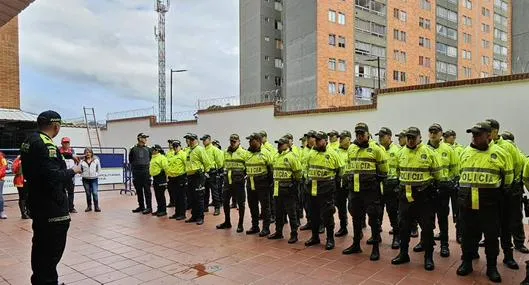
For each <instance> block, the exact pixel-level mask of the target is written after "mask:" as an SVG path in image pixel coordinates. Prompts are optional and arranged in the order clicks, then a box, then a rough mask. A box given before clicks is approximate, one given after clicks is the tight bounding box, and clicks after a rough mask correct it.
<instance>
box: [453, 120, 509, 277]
mask: <svg viewBox="0 0 529 285" xmlns="http://www.w3.org/2000/svg"><path fill="white" fill-rule="evenodd" d="M467 133H472V143H471V144H470V146H469V147H467V148H466V149H465V150H464V151H463V153H462V154H461V177H460V179H459V185H460V190H459V194H458V197H459V206H460V221H461V227H462V231H463V243H462V246H461V249H462V251H463V258H462V259H463V262H462V264H461V266H459V268H458V269H457V274H458V275H462V276H464V275H468V274H470V273H471V272H472V270H473V269H472V257H473V255H474V253H475V252H477V250H478V242H479V240H480V238H481V233H484V235H485V254H486V255H487V276H488V277H489V279H490V280H491V281H493V282H501V276H500V274H499V273H498V270H497V268H496V259H497V257H498V253H499V245H498V236H499V230H500V212H499V209H500V203H501V199H502V196H503V193H502V192H507V193H508V192H509V191H510V190H509V188H510V186H511V184H512V181H513V171H512V169H513V165H512V162H511V159H510V157H509V156H508V155H507V154H506V153H505V152H504V151H503V150H502V149H501V148H500V147H499V146H497V145H495V144H489V141H490V140H491V126H490V124H489V123H488V122H481V123H477V124H476V125H475V126H473V127H472V128H470V129H468V130H467Z"/></svg>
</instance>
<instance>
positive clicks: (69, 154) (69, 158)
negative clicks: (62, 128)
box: [59, 137, 79, 213]
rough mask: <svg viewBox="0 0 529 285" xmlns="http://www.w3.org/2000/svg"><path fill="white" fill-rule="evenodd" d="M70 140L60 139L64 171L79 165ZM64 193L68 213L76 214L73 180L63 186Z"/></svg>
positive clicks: (66, 138) (67, 138)
mask: <svg viewBox="0 0 529 285" xmlns="http://www.w3.org/2000/svg"><path fill="white" fill-rule="evenodd" d="M70 142H71V140H70V138H69V137H64V138H62V139H61V147H60V148H59V151H60V152H61V154H62V157H63V158H64V162H65V163H66V169H71V168H73V167H74V166H76V165H77V164H79V158H78V157H77V156H76V155H75V151H74V150H73V148H71V147H70ZM65 188H66V193H68V207H69V208H70V213H77V210H76V209H75V205H74V190H75V178H72V179H69V180H68V181H66V184H65Z"/></svg>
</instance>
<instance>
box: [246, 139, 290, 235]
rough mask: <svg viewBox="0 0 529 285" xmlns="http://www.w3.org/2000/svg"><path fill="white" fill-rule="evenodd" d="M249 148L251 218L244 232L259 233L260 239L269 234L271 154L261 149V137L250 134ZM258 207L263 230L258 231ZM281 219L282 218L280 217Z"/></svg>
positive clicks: (248, 183) (249, 205)
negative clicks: (247, 228)
mask: <svg viewBox="0 0 529 285" xmlns="http://www.w3.org/2000/svg"><path fill="white" fill-rule="evenodd" d="M246 139H247V140H249V143H250V147H249V148H248V155H247V157H246V159H245V162H244V164H245V166H246V175H247V177H246V193H247V195H248V207H249V208H250V214H251V216H252V227H251V228H250V230H248V231H246V234H247V235H252V234H257V233H259V236H260V237H265V236H268V235H269V234H270V206H271V204H270V192H271V188H272V183H273V173H272V162H273V157H272V154H271V153H270V152H269V151H268V150H266V149H265V148H263V147H262V145H261V135H260V134H258V133H252V134H250V135H249V136H248V137H246ZM259 205H261V213H262V215H263V230H262V231H261V230H260V229H259ZM281 217H282V216H281Z"/></svg>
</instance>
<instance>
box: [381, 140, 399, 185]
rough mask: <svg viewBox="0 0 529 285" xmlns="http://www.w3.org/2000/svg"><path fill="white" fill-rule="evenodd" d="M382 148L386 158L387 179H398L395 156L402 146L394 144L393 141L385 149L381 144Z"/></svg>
mask: <svg viewBox="0 0 529 285" xmlns="http://www.w3.org/2000/svg"><path fill="white" fill-rule="evenodd" d="M382 148H384V149H385V150H386V157H387V159H388V176H387V178H388V179H392V180H394V179H399V176H398V175H397V156H398V153H399V151H400V150H401V149H402V147H400V146H398V145H396V144H394V143H391V144H390V145H389V148H388V149H386V148H385V147H383V146H382Z"/></svg>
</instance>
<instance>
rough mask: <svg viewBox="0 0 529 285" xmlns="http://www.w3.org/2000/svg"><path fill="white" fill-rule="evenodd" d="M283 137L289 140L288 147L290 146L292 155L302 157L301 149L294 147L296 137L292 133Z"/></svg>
mask: <svg viewBox="0 0 529 285" xmlns="http://www.w3.org/2000/svg"><path fill="white" fill-rule="evenodd" d="M283 137H285V138H287V139H288V141H289V143H288V145H289V146H290V149H291V150H292V153H293V154H294V155H297V156H298V158H299V157H301V149H300V148H299V147H298V146H297V145H294V136H293V135H292V134H291V133H287V134H285V135H284V136H283Z"/></svg>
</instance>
